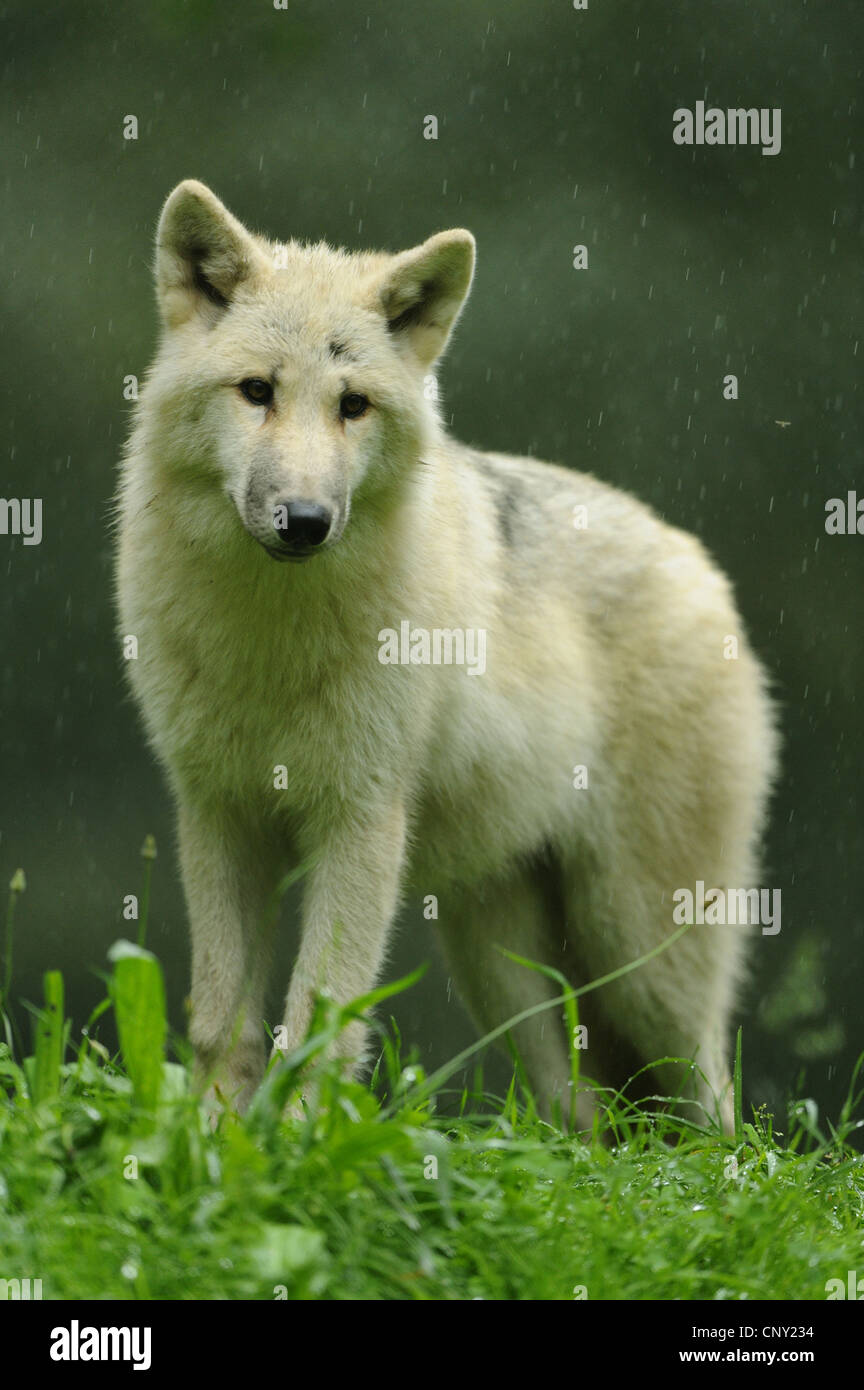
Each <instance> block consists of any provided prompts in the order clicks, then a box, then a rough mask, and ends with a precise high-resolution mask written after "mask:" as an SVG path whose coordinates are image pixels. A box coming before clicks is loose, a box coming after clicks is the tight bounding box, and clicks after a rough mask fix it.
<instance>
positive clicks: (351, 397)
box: [339, 391, 369, 420]
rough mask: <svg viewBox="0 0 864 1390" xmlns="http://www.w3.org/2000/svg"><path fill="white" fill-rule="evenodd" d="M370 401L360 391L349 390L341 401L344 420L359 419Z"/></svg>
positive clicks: (341, 413) (340, 407)
mask: <svg viewBox="0 0 864 1390" xmlns="http://www.w3.org/2000/svg"><path fill="white" fill-rule="evenodd" d="M368 405H369V401H368V400H367V398H366V397H365V396H361V395H360V392H359V391H349V392H348V394H347V395H345V396H343V397H342V399H341V401H340V402H339V414H340V415H341V416H342V419H343V420H359V418H360V416H361V415H363V414H365V412H366V409H367V407H368Z"/></svg>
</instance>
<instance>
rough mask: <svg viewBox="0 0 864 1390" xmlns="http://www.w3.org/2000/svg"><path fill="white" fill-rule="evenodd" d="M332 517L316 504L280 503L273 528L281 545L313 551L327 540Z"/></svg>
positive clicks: (324, 508) (274, 516)
mask: <svg viewBox="0 0 864 1390" xmlns="http://www.w3.org/2000/svg"><path fill="white" fill-rule="evenodd" d="M332 520H333V515H332V513H331V512H329V511H328V510H327V508H326V507H322V506H320V505H319V503H318V502H280V503H279V504H278V505H277V506H276V508H275V510H274V513H273V526H274V529H275V531H276V534H277V536H278V537H279V539H280V540H281V541H282V544H283V545H288V546H290V547H291V549H292V550H314V549H315V547H316V545H321V544H322V542H324V541H325V540H326V539H327V536H328V533H329V531H330V523H331V521H332Z"/></svg>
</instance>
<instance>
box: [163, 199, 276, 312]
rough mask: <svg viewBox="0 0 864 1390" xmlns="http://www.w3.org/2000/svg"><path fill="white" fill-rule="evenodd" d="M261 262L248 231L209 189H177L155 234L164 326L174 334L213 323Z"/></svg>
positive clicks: (260, 255) (164, 209)
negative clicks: (195, 322) (182, 327)
mask: <svg viewBox="0 0 864 1390" xmlns="http://www.w3.org/2000/svg"><path fill="white" fill-rule="evenodd" d="M259 258H261V259H263V255H262V253H261V252H260V251H259V250H258V247H257V246H256V245H255V243H254V241H253V240H252V238H251V236H250V235H249V233H248V232H247V231H246V228H245V227H243V226H242V224H241V223H240V222H238V221H237V219H236V217H232V215H231V213H230V212H229V211H228V209H227V208H226V207H225V206H224V205H223V204H222V203H220V201H219V199H218V198H217V197H216V194H215V193H211V191H210V189H209V188H208V187H207V186H206V184H203V183H198V181H197V179H186V180H184V182H183V183H179V184H178V185H177V187H176V188H175V189H174V191H173V193H171V194H170V196H169V198H168V201H167V202H166V204H165V206H164V208H163V209H162V216H161V217H160V219H159V230H158V231H157V233H156V293H157V297H158V299H159V307H160V309H161V311H162V317H163V319H164V321H165V323H166V324H168V325H169V326H170V327H172V328H176V327H177V326H178V325H179V324H181V323H184V322H185V321H186V320H187V319H189V318H191V317H192V316H193V315H194V314H198V315H203V316H204V317H205V318H207V319H209V320H211V321H213V320H215V319H216V318H217V317H218V316H219V314H220V313H221V312H222V311H223V309H225V308H227V306H228V305H229V304H230V302H231V298H232V296H233V294H234V292H235V290H236V289H237V286H238V285H239V284H240V283H241V282H242V281H243V280H245V279H246V277H247V276H248V275H250V274H251V272H252V270H253V269H254V267H255V265H256V263H257V261H258V260H259Z"/></svg>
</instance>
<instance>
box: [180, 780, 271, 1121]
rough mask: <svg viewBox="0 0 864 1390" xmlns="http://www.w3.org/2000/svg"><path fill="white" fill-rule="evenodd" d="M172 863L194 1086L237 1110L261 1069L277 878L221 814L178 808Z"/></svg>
mask: <svg viewBox="0 0 864 1390" xmlns="http://www.w3.org/2000/svg"><path fill="white" fill-rule="evenodd" d="M179 830H180V861H181V867H182V872H183V886H184V889H185V893H186V903H187V908H188V912H189V923H190V930H191V937H192V995H191V1005H192V1017H191V1022H190V1028H189V1034H190V1038H191V1041H192V1045H193V1047H194V1048H195V1059H196V1071H197V1074H198V1079H199V1081H201V1082H202V1083H203V1082H206V1083H208V1084H209V1085H210V1086H211V1087H212V1086H214V1085H215V1086H218V1088H219V1091H220V1092H221V1094H222V1096H223V1097H224V1098H225V1099H226V1100H230V1101H231V1102H232V1103H233V1104H234V1105H235V1106H237V1108H238V1109H243V1108H244V1107H245V1106H246V1104H247V1103H248V1101H249V1099H250V1097H251V1095H252V1092H253V1091H254V1089H255V1087H256V1086H257V1084H258V1082H259V1081H260V1079H261V1075H262V1073H263V1071H264V1066H265V1063H266V1046H265V1034H264V1027H263V1013H264V988H265V982H266V978H267V968H268V962H269V958H270V944H271V937H272V925H268V924H266V923H265V915H266V907H267V901H268V897H269V895H270V893H271V892H272V890H273V888H274V887H275V884H276V881H277V877H278V870H279V865H278V858H277V854H276V850H275V847H274V846H273V845H271V844H270V842H269V841H268V839H267V838H266V837H265V834H264V833H263V832H262V833H260V834H257V833H255V832H254V831H253V830H252V829H251V827H250V826H249V825H247V824H245V823H244V822H243V820H242V818H240V817H238V816H237V815H236V814H232V813H231V812H230V811H228V810H226V809H224V808H221V807H220V808H218V809H215V808H212V809H207V810H205V809H203V808H202V807H200V806H198V805H194V804H192V803H191V802H189V801H181V805H180V813H179Z"/></svg>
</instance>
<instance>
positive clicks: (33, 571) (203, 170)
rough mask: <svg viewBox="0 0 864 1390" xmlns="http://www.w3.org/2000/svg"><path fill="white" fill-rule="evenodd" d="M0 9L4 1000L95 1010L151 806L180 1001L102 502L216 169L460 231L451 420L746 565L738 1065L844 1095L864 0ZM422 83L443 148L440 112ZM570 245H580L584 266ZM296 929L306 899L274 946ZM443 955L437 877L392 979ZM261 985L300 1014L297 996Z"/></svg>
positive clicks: (449, 384) (159, 788)
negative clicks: (779, 920) (775, 118)
mask: <svg viewBox="0 0 864 1390" xmlns="http://www.w3.org/2000/svg"><path fill="white" fill-rule="evenodd" d="M2 16H3V48H4V52H5V60H4V67H3V82H2V88H0V99H2V104H3V127H2V142H0V159H2V166H3V195H4V196H3V203H4V218H3V230H2V238H3V240H2V250H3V263H4V269H5V276H4V281H5V283H6V286H7V291H6V302H5V313H4V331H3V335H2V340H0V383H2V391H3V396H4V404H5V411H4V419H5V421H6V430H5V440H4V448H3V453H2V458H3V466H2V474H0V490H2V494H3V495H4V496H19V497H33V496H41V497H42V498H43V499H44V511H45V515H44V540H43V543H42V546H41V547H39V548H36V547H24V546H22V545H21V543H20V541H19V540H13V539H11V538H9V537H0V573H2V576H3V583H2V599H0V604H2V607H0V612H2V647H3V652H2V663H0V680H2V711H3V727H4V739H3V749H2V774H0V775H2V791H3V798H2V809H0V874H2V876H3V879H4V881H5V880H6V879H8V877H9V875H10V874H11V873H12V871H13V869H15V867H16V866H17V865H19V864H21V865H23V866H24V868H25V869H26V872H27V876H28V885H29V886H28V891H27V893H26V896H25V897H24V898H23V900H22V902H21V905H20V911H19V920H20V932H19V940H18V947H17V962H16V982H15V983H16V993H17V994H18V995H20V996H23V997H26V998H30V999H35V998H37V997H38V994H39V989H40V981H39V976H40V972H41V970H42V969H44V968H46V967H49V966H54V967H60V968H62V969H63V971H64V973H65V975H66V979H67V985H68V991H69V996H70V1005H71V1010H72V1013H73V1015H74V1017H75V1021H76V1026H80V1024H81V1023H82V1022H83V1021H84V1017H85V1015H86V1013H87V1012H88V1011H89V1008H90V1006H91V1005H92V1003H93V1002H95V1000H96V999H97V998H98V997H99V992H98V991H99V986H98V985H97V983H96V982H95V980H94V979H93V977H92V969H93V967H94V966H96V967H99V968H102V967H103V966H104V963H105V951H106V948H107V946H108V945H109V943H110V942H111V941H112V940H114V939H115V938H116V937H117V936H118V935H121V934H122V935H128V934H130V925H129V924H126V923H123V922H122V920H121V916H120V908H121V903H122V898H123V895H124V894H126V893H129V892H135V891H137V890H138V889H139V886H140V871H141V861H140V859H139V857H138V850H139V846H140V844H141V841H142V839H143V837H144V834H145V832H147V831H152V832H154V833H155V835H156V836H157V839H158V841H159V845H160V850H161V853H160V858H159V860H158V863H157V866H156V868H157V875H156V879H155V885H154V895H153V921H152V929H151V934H150V940H151V944H152V945H153V946H154V948H155V949H156V950H157V951H158V952H159V954H160V955H161V957H162V958H163V960H164V961H165V963H166V965H167V966H168V970H169V984H170V997H171V1002H172V1010H173V1017H174V1020H175V1023H177V1025H178V1026H179V1025H180V1024H181V1023H182V1010H181V1007H180V1001H181V998H182V995H183V992H184V990H185V986H186V969H187V966H186V939H185V927H184V911H183V905H182V900H181V894H180V889H179V884H178V880H177V876H176V858H175V851H174V847H173V832H172V812H171V807H170V803H169V798H168V795H167V792H166V789H165V787H164V786H163V783H162V781H161V778H160V775H159V773H158V771H157V769H156V767H155V766H154V763H153V761H152V759H151V757H150V756H149V754H148V752H147V750H146V748H145V746H144V742H143V738H142V735H141V731H140V728H139V725H138V723H137V720H136V715H135V711H134V709H133V708H132V706H131V704H130V702H129V700H128V698H127V697H126V695H125V691H124V686H123V684H122V679H121V676H122V673H121V670H120V660H119V653H118V649H117V645H116V643H115V641H114V636H113V615H112V603H111V539H110V534H109V524H108V518H109V510H110V498H111V495H112V492H113V488H114V478H115V468H116V461H117V457H118V452H119V449H120V446H121V443H122V441H123V438H124V435H125V432H126V429H127V416H128V406H127V405H126V403H125V402H124V401H123V399H122V382H123V378H124V376H126V375H127V374H129V373H134V374H136V375H137V376H139V377H140V376H141V375H142V374H143V372H144V370H145V368H146V366H147V364H148V362H149V360H150V358H151V356H152V353H153V348H154V341H155V332H156V319H155V312H154V307H153V298H152V290H151V282H150V270H149V266H150V260H151V248H152V238H153V232H154V228H155V222H156V218H157V216H158V213H159V208H160V205H161V203H162V201H163V199H164V198H165V196H166V195H167V193H168V192H169V190H170V189H171V187H172V186H173V185H174V184H175V183H176V182H177V181H178V180H179V179H181V178H183V177H187V176H195V177H198V178H201V179H204V180H205V181H207V182H208V183H210V184H211V185H212V187H213V188H214V189H215V190H216V191H217V192H218V193H219V194H220V196H221V197H222V198H223V199H224V200H225V201H226V202H227V203H228V205H229V206H230V207H231V208H232V210H233V211H234V212H235V213H237V214H238V215H239V216H240V217H241V218H242V219H243V220H245V221H246V222H247V223H248V224H249V225H251V226H253V227H257V228H260V229H261V230H264V231H266V232H268V233H269V234H271V235H273V236H278V237H283V238H285V237H290V236H295V237H300V238H312V239H317V238H320V237H324V238H327V239H329V240H331V241H333V242H337V243H343V244H345V245H346V246H348V247H352V248H365V247H370V246H373V247H383V248H388V249H392V250H396V249H400V248H402V247H404V246H409V245H412V244H414V243H416V242H418V241H420V240H422V239H423V238H424V237H426V236H427V235H429V234H430V233H431V232H433V231H436V230H438V229H440V228H444V227H449V226H453V225H465V226H467V227H470V228H471V229H472V230H473V232H474V233H475V235H476V237H477V240H478V244H479V262H478V273H477V279H476V282H475V290H474V294H473V298H472V300H471V304H470V309H469V311H468V312H467V314H466V316H465V318H464V319H463V321H462V325H461V327H460V330H459V333H458V335H457V338H456V341H455V343H454V344H453V347H452V350H451V352H450V354H449V358H448V360H447V363H446V366H445V368H444V371H443V373H442V385H443V388H444V391H445V399H446V409H447V413H448V415H452V424H453V428H454V430H455V431H456V432H457V433H458V434H459V435H460V436H461V437H462V438H464V439H466V440H468V441H470V442H472V443H475V444H478V445H480V446H484V447H489V448H498V449H503V450H506V451H509V452H520V451H524V452H532V453H536V454H537V455H539V456H540V457H545V458H551V459H557V460H559V461H562V462H564V463H567V464H570V465H573V466H575V467H579V468H585V469H590V470H592V471H595V472H596V473H597V474H599V476H601V477H602V478H605V479H608V480H609V481H611V482H614V483H617V484H620V485H621V486H623V487H626V488H630V489H632V490H633V491H635V492H636V493H638V494H639V496H641V497H642V498H643V499H644V500H645V501H647V502H650V503H652V504H653V505H654V506H655V507H656V508H658V510H659V511H660V512H661V513H662V514H663V515H664V516H665V517H667V518H669V519H670V520H672V521H674V522H676V523H677V524H679V525H681V526H684V527H687V528H691V529H693V530H694V531H695V532H696V533H697V534H698V535H699V536H701V537H702V538H703V539H704V540H705V542H706V543H707V544H708V546H709V548H710V549H711V550H712V551H713V553H714V554H715V555H716V556H717V558H718V559H719V561H720V562H721V563H722V564H723V566H724V567H725V568H726V569H727V570H728V571H729V573H730V574H731V575H732V577H733V579H734V581H735V584H736V588H737V592H738V595H739V599H740V603H741V606H742V609H743V613H744V616H745V619H746V622H747V624H748V626H749V628H750V630H751V632H752V635H753V639H754V641H755V645H756V647H757V649H758V651H759V652H760V653H761V655H762V657H763V658H764V660H765V662H766V663H767V665H768V667H769V668H770V670H771V672H772V673H773V679H774V683H775V688H776V692H777V695H778V698H779V700H780V702H781V706H782V720H783V728H784V736H785V752H784V772H783V779H782V782H781V785H780V787H779V790H778V794H777V798H776V802H775V806H774V815H773V819H772V826H771V832H770V836H769V841H768V852H767V868H766V873H765V882H766V883H767V884H770V885H771V886H773V887H779V888H780V889H781V890H782V894H783V930H782V932H781V934H780V936H779V937H774V938H772V937H757V939H756V945H755V949H754V962H755V977H754V983H753V986H752V988H751V989H750V990H749V992H748V994H747V997H746V1001H745V1007H744V1009H743V1010H742V1017H744V1019H745V1024H746V1027H745V1053H746V1064H747V1080H748V1087H749V1091H750V1094H751V1096H752V1097H753V1098H756V1099H766V1100H767V1101H768V1102H769V1103H771V1104H777V1103H779V1102H781V1100H782V1096H783V1093H784V1091H785V1089H786V1088H787V1087H788V1086H789V1085H791V1084H795V1082H796V1080H797V1077H798V1074H799V1072H800V1071H801V1069H802V1068H804V1069H805V1080H804V1085H805V1088H806V1091H807V1093H809V1094H813V1095H815V1096H816V1097H817V1098H818V1100H819V1102H820V1105H822V1106H823V1107H824V1106H827V1107H828V1109H829V1111H831V1112H835V1111H836V1106H837V1104H838V1101H839V1098H840V1097H841V1095H842V1093H843V1092H844V1090H845V1086H846V1084H847V1082H848V1078H849V1074H850V1070H851V1067H852V1064H853V1062H854V1059H855V1057H856V1056H857V1054H858V1052H859V1050H860V1049H861V1048H862V1047H864V1028H862V1008H861V994H862V984H864V968H862V962H861V955H862V946H864V922H862V905H861V891H860V888H861V864H862V860H864V839H862V824H861V818H860V808H859V787H860V758H861V735H860V711H859V705H858V698H857V695H858V690H859V688H860V686H861V683H862V655H861V642H860V637H859V632H860V608H861V573H862V555H864V537H851V536H847V537H844V536H837V537H835V536H832V537H829V536H826V534H825V530H824V507H825V502H826V500H827V499H828V498H829V497H833V496H836V495H843V494H845V492H846V490H847V489H849V488H855V487H856V485H857V486H859V487H860V488H861V489H862V492H864V469H862V466H861V453H860V448H861V443H860V430H859V422H858V419H857V408H858V395H857V384H858V375H859V370H860V363H861V362H862V361H864V352H862V353H861V354H858V341H857V334H858V324H859V322H860V305H861V296H860V285H861V269H860V268H861V206H860V202H858V201H857V188H856V186H855V181H856V177H857V174H856V169H855V157H856V154H858V156H859V158H860V154H861V152H860V151H859V150H858V149H857V143H858V139H859V136H860V134H861V122H860V116H859V114H858V109H857V106H858V93H859V90H860V81H861V71H860V70H861V66H862V53H864V45H862V42H861V40H862V32H864V13H862V6H861V5H860V3H844V0H830V2H828V3H818V0H811V3H805V0H773V3H769V2H768V0H727V3H705V0H698V3H696V2H695V0H694V2H693V3H682V0H676V3H675V4H674V5H666V4H663V3H660V0H650V2H649V3H641V4H640V3H633V4H626V3H617V2H616V0H589V8H588V10H586V11H574V10H573V8H572V5H571V3H570V0H555V3H540V2H539V0H534V3H529V0H503V2H502V3H496V4H489V3H486V2H485V0H443V3H431V0H430V3H427V4H418V3H407V0H406V3H398V4H397V3H389V4H385V3H374V2H373V3H365V0H364V2H363V3H359V4H357V3H345V0H340V2H339V3H333V4H316V3H304V4H300V3H295V0H290V7H289V10H288V11H287V12H281V11H275V10H274V9H273V7H272V4H271V3H268V0H257V3H242V4H241V3H239V0H238V2H236V3H233V4H222V3H215V4H214V3H204V0H196V3H187V4H178V3H176V2H175V0H172V3H168V2H167V0H165V3H158V4H152V3H151V4H146V3H141V4H137V5H119V4H110V5H109V4H106V5H100V4H89V5H88V4H84V5H83V6H82V5H74V6H73V5H67V6H63V7H61V6H53V7H52V6H50V5H48V6H42V5H32V4H26V5H25V4H20V5H19V4H13V5H6V6H3V7H2ZM699 99H707V100H708V102H709V103H716V104H717V105H720V106H722V107H726V106H739V105H741V106H757V107H775V106H776V107H780V108H781V109H782V138H783V143H782V151H781V153H780V154H779V155H778V156H776V157H774V158H771V157H763V156H762V155H761V153H760V152H759V150H758V149H757V148H723V147H718V148H702V149H686V148H680V147H677V146H675V145H674V144H673V142H672V112H673V110H674V109H675V108H676V107H678V106H688V107H691V108H692V107H693V106H694V105H695V102H696V101H697V100H699ZM130 113H131V114H134V115H136V116H137V117H138V121H139V138H138V140H137V141H135V142H127V141H124V139H123V137H122V127H123V118H124V116H125V115H127V114H130ZM430 113H432V114H435V115H437V117H438V120H439V125H440V129H439V139H438V140H437V142H431V141H426V140H424V139H423V138H422V123H423V117H424V116H425V115H427V114H430ZM578 242H585V243H586V244H587V245H588V247H589V252H590V266H589V269H588V270H587V271H582V272H577V271H575V270H573V269H572V267H571V261H572V247H573V246H574V244H576V243H578ZM726 372H734V373H736V374H737V375H738V377H739V383H740V399H739V400H738V401H737V402H727V401H724V400H723V397H722V389H721V388H722V377H723V375H724V373H726ZM777 420H789V421H791V424H790V425H789V426H788V428H781V427H779V426H778V425H777V424H776V423H775V422H776V421H777ZM537 621H538V632H542V623H543V615H542V613H540V612H538V615H537ZM705 791H706V796H710V794H711V788H710V786H706V789H705ZM288 915H290V914H288ZM291 949H292V941H291V933H290V930H288V929H286V941H285V948H284V960H285V970H286V973H287V968H288V963H289V962H290V958H291ZM433 954H434V948H433V944H432V939H431V935H430V928H429V924H427V923H425V922H424V921H423V920H422V917H421V916H420V913H419V910H418V907H417V905H416V904H412V905H411V906H410V910H409V911H407V912H406V914H405V917H404V920H403V924H402V929H401V932H400V937H399V943H398V947H397V950H396V953H395V959H394V964H393V970H394V971H396V970H399V971H401V970H403V969H407V968H408V967H409V966H411V965H413V964H414V963H416V962H417V961H418V960H420V959H423V958H427V957H430V956H432V955H433ZM272 1007H273V1020H274V1022H275V1021H276V1010H277V1008H278V995H275V996H274V1001H273V1005H272ZM396 1012H397V1014H398V1017H399V1020H400V1023H401V1027H402V1031H403V1034H404V1036H405V1037H406V1039H408V1040H412V1041H413V1040H416V1041H418V1042H419V1043H420V1044H421V1051H422V1055H423V1058H424V1060H425V1061H427V1062H429V1061H432V1060H433V1059H437V1060H443V1059H445V1058H446V1057H447V1056H448V1055H450V1054H451V1053H452V1052H453V1051H454V1050H455V1049H456V1047H457V1046H458V1045H459V1044H461V1043H463V1042H464V1041H466V1040H467V1039H468V1038H470V1036H471V1030H470V1026H469V1025H468V1024H467V1023H466V1021H465V1019H464V1016H463V1015H462V1013H461V1010H460V1009H459V1006H458V1005H457V1004H456V1002H455V999H453V1000H448V989H447V979H446V975H445V973H444V972H443V969H442V968H441V967H440V966H437V965H436V966H435V968H434V970H433V971H432V972H430V975H429V976H428V977H427V979H426V980H425V981H424V983H423V984H422V985H421V986H420V987H419V988H417V989H415V990H414V991H413V993H412V994H411V995H410V996H405V997H403V999H402V1000H401V1001H399V1003H398V1006H397V1009H396ZM20 1020H21V1022H22V1023H23V1022H24V1021H25V1014H24V1012H23V1010H22V1011H21V1012H20Z"/></svg>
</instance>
